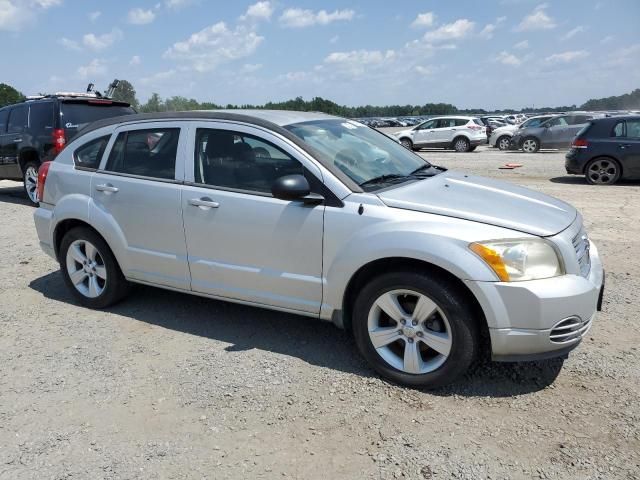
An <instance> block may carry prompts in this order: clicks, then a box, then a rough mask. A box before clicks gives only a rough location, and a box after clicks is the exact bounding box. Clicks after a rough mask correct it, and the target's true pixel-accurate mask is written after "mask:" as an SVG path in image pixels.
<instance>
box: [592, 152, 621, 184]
mask: <svg viewBox="0 0 640 480" xmlns="http://www.w3.org/2000/svg"><path fill="white" fill-rule="evenodd" d="M584 176H585V178H586V180H587V183H589V184H590V185H613V184H614V183H616V182H617V181H618V180H620V177H621V176H622V168H620V164H619V163H618V162H617V161H616V160H614V159H613V158H609V157H598V158H594V159H593V160H590V161H589V163H587V166H586V167H585V169H584Z"/></svg>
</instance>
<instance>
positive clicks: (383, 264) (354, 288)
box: [338, 257, 490, 349]
mask: <svg viewBox="0 0 640 480" xmlns="http://www.w3.org/2000/svg"><path fill="white" fill-rule="evenodd" d="M391 271H417V272H420V273H427V274H429V275H433V276H439V277H441V278H442V277H444V278H446V279H447V281H449V282H451V283H452V284H453V285H454V287H455V288H456V290H457V291H458V292H459V293H460V294H461V295H463V296H464V297H465V298H466V299H468V300H469V302H470V304H471V307H472V309H473V311H474V313H475V314H476V318H477V319H478V320H479V323H480V325H479V327H480V332H481V337H482V342H483V345H482V348H483V349H485V347H487V348H489V346H490V337H489V326H488V324H487V319H486V316H485V313H484V310H483V309H482V306H481V305H480V302H479V301H478V299H477V298H476V296H475V295H474V294H473V292H472V291H471V290H470V289H469V288H468V287H467V285H466V284H465V282H463V281H462V280H460V278H458V277H457V276H456V275H454V274H453V273H451V272H450V271H448V270H446V269H445V268H442V267H440V266H438V265H435V264H433V263H430V262H427V261H425V260H419V259H415V258H409V257H387V258H380V259H376V260H373V261H371V262H369V263H366V264H365V265H363V266H361V267H360V268H359V269H358V270H357V271H356V272H355V273H354V274H353V275H352V276H351V278H350V279H349V281H348V283H347V287H346V289H345V293H344V296H343V299H342V311H341V319H340V321H339V322H338V323H341V324H342V327H343V328H344V329H345V330H346V331H347V332H348V333H349V334H351V333H352V314H353V304H354V302H355V299H356V296H357V294H358V292H359V291H360V289H361V288H362V287H363V286H364V285H365V284H366V283H367V282H368V281H370V280H371V279H373V278H375V277H376V276H379V275H381V274H383V273H388V272H391Z"/></svg>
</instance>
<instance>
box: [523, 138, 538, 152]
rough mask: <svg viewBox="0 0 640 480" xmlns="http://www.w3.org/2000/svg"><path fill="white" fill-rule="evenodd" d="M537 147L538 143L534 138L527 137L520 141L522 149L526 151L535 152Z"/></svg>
mask: <svg viewBox="0 0 640 480" xmlns="http://www.w3.org/2000/svg"><path fill="white" fill-rule="evenodd" d="M537 149H538V144H537V142H536V141H535V140H533V139H531V138H529V139H527V140H525V141H524V142H523V143H522V151H524V152H526V153H535V152H536V150H537Z"/></svg>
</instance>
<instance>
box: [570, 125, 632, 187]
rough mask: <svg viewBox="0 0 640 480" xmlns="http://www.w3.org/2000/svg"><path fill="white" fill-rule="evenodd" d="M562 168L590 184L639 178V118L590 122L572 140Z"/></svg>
mask: <svg viewBox="0 0 640 480" xmlns="http://www.w3.org/2000/svg"><path fill="white" fill-rule="evenodd" d="M565 168H566V170H567V173H569V174H575V175H584V176H585V178H586V180H587V182H589V183H590V184H592V185H613V184H614V183H616V182H617V181H618V180H621V179H630V180H638V179H640V116H624V117H622V116H619V117H608V118H598V119H594V120H591V121H590V122H589V123H587V124H586V125H585V126H584V127H583V128H582V130H580V132H578V134H577V135H576V137H575V139H574V140H573V143H572V145H571V150H569V152H568V153H567V154H566V161H565Z"/></svg>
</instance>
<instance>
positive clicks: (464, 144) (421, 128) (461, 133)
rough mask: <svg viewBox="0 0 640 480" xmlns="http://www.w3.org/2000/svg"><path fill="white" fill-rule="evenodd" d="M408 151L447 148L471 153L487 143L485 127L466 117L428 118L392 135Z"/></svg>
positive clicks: (472, 118) (478, 121) (476, 119)
mask: <svg viewBox="0 0 640 480" xmlns="http://www.w3.org/2000/svg"><path fill="white" fill-rule="evenodd" d="M393 136H395V137H396V138H397V139H398V140H399V141H400V143H401V144H402V145H404V146H405V147H406V148H408V149H409V150H419V149H421V148H447V149H452V150H455V151H456V152H471V151H473V150H475V149H476V147H477V146H478V145H482V144H483V143H486V141H487V134H486V127H485V126H484V125H483V124H482V122H481V121H480V119H478V118H476V117H466V116H447V117H435V118H430V119H429V120H427V121H426V122H422V123H421V124H419V125H417V126H416V127H414V128H411V129H407V130H401V131H399V132H395V133H394V134H393Z"/></svg>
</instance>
